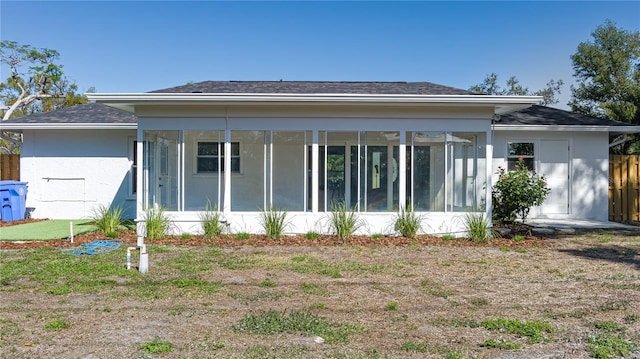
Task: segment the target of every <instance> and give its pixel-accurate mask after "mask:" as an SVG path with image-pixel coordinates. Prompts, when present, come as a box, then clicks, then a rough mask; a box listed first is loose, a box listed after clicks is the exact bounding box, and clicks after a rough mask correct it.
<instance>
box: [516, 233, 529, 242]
mask: <svg viewBox="0 0 640 359" xmlns="http://www.w3.org/2000/svg"><path fill="white" fill-rule="evenodd" d="M525 239H526V238H525V236H523V235H522V234H516V235H515V236H513V240H514V241H516V242H522V241H524V240H525Z"/></svg>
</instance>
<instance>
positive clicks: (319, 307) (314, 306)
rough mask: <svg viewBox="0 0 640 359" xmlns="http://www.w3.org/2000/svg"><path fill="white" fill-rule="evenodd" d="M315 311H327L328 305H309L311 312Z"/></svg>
mask: <svg viewBox="0 0 640 359" xmlns="http://www.w3.org/2000/svg"><path fill="white" fill-rule="evenodd" d="M314 309H327V305H326V304H324V303H312V304H310V305H309V310H314Z"/></svg>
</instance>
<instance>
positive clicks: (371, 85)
mask: <svg viewBox="0 0 640 359" xmlns="http://www.w3.org/2000/svg"><path fill="white" fill-rule="evenodd" d="M151 93H260V94H264V93H278V94H284V93H287V94H363V95H365V94H366V95H378V94H380V95H381V94H384V95H391V94H392V95H473V94H474V93H473V92H469V91H466V90H462V89H458V88H454V87H449V86H443V85H438V84H434V83H430V82H349V81H336V82H333V81H204V82H198V83H193V84H187V85H182V86H176V87H170V88H166V89H161V90H155V91H151Z"/></svg>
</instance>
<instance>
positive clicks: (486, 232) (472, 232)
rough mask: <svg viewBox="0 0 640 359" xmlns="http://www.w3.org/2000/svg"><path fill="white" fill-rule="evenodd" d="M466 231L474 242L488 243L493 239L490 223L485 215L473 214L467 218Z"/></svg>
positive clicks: (469, 214)
mask: <svg viewBox="0 0 640 359" xmlns="http://www.w3.org/2000/svg"><path fill="white" fill-rule="evenodd" d="M464 219H465V223H464V226H465V230H466V231H467V235H468V236H469V239H471V240H472V241H473V242H486V241H488V240H489V239H490V238H492V237H493V232H492V230H491V228H490V227H489V223H488V221H487V220H486V218H485V217H484V213H480V214H471V213H468V214H467V215H466V216H465V218H464Z"/></svg>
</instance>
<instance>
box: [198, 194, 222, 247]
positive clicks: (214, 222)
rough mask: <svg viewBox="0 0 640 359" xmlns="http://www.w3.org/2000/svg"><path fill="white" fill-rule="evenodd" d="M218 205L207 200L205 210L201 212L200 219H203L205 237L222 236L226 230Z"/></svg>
mask: <svg viewBox="0 0 640 359" xmlns="http://www.w3.org/2000/svg"><path fill="white" fill-rule="evenodd" d="M220 216H221V215H220V212H219V211H218V206H217V205H216V206H213V205H211V201H209V200H207V205H206V206H205V208H204V212H202V213H200V221H202V231H203V232H204V235H203V237H204V238H217V237H220V235H221V234H222V232H223V231H224V224H223V223H222V221H221V219H220Z"/></svg>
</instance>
